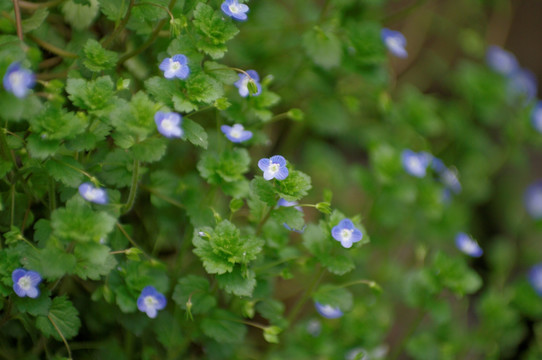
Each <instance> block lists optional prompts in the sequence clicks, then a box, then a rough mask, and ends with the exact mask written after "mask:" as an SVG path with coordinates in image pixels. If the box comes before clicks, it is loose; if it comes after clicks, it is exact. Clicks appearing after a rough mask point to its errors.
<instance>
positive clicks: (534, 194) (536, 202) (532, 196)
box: [524, 181, 542, 220]
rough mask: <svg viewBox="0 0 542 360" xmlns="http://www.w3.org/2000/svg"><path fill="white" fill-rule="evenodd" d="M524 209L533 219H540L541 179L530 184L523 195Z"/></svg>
mask: <svg viewBox="0 0 542 360" xmlns="http://www.w3.org/2000/svg"><path fill="white" fill-rule="evenodd" d="M524 200H525V209H526V210H527V213H529V215H530V216H531V217H532V218H533V219H537V220H538V219H542V181H537V182H535V183H533V184H531V185H530V186H529V187H528V188H527V190H525V195H524Z"/></svg>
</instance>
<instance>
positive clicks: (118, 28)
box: [102, 0, 135, 48]
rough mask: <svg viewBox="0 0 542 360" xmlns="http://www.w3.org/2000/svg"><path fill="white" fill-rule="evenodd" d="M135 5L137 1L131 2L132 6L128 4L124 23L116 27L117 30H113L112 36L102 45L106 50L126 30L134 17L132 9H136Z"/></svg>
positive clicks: (131, 0) (123, 19)
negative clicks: (131, 17)
mask: <svg viewBox="0 0 542 360" xmlns="http://www.w3.org/2000/svg"><path fill="white" fill-rule="evenodd" d="M134 5H135V0H130V4H128V9H126V15H124V18H122V21H121V22H120V23H119V24H118V25H117V26H115V29H114V30H113V32H112V33H111V35H109V36H108V37H107V38H105V40H104V41H103V44H102V45H103V47H104V48H107V47H109V45H111V43H112V42H113V40H115V39H116V38H117V36H118V35H119V34H120V33H121V32H122V30H124V28H125V27H126V24H127V23H128V20H130V16H131V15H132V8H133V7H134Z"/></svg>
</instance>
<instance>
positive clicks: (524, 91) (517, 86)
mask: <svg viewBox="0 0 542 360" xmlns="http://www.w3.org/2000/svg"><path fill="white" fill-rule="evenodd" d="M508 86H509V91H510V92H511V93H512V95H514V96H522V97H524V98H525V100H527V101H530V100H532V99H534V98H535V97H536V94H537V92H538V83H537V81H536V76H535V75H534V74H533V73H532V72H531V71H530V70H527V69H521V68H520V69H517V70H516V71H515V72H513V73H512V74H510V75H509V80H508Z"/></svg>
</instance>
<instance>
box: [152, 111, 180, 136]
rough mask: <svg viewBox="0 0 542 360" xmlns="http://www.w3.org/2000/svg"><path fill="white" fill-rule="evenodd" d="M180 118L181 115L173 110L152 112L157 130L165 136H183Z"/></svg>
mask: <svg viewBox="0 0 542 360" xmlns="http://www.w3.org/2000/svg"><path fill="white" fill-rule="evenodd" d="M182 120H183V118H182V116H181V115H179V114H177V113H174V112H169V113H165V112H162V111H157V112H156V114H154V122H155V123H156V127H157V128H158V132H159V133H160V134H162V135H164V136H165V137H167V138H173V137H178V138H180V137H181V136H183V129H181V122H182Z"/></svg>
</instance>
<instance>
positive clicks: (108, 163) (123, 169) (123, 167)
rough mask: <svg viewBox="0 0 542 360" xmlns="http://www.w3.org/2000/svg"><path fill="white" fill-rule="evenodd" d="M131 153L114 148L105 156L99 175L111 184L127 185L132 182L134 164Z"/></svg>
mask: <svg viewBox="0 0 542 360" xmlns="http://www.w3.org/2000/svg"><path fill="white" fill-rule="evenodd" d="M132 156H133V154H132V153H131V152H129V151H126V150H123V149H115V150H113V151H111V152H110V153H109V154H107V156H106V157H105V161H104V163H103V171H102V173H101V174H100V175H101V177H102V178H103V179H104V180H105V181H106V182H107V183H108V184H111V185H115V186H118V187H122V186H129V185H130V184H131V183H132V170H133V166H134V159H133V157H132Z"/></svg>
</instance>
